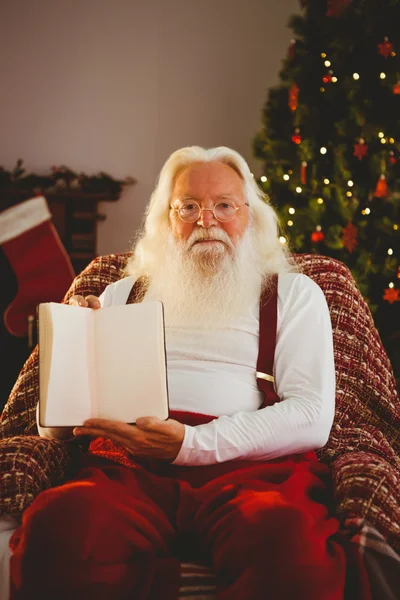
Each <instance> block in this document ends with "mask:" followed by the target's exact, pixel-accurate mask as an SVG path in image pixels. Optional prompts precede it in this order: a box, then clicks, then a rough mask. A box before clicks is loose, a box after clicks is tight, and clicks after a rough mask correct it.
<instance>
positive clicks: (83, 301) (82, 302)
mask: <svg viewBox="0 0 400 600" xmlns="http://www.w3.org/2000/svg"><path fill="white" fill-rule="evenodd" d="M68 304H70V305H71V306H82V307H83V308H93V309H95V310H97V309H98V308H101V304H100V300H99V299H98V298H97V296H93V295H89V296H85V297H83V296H80V295H79V294H76V295H75V296H71V298H70V299H69V302H68Z"/></svg>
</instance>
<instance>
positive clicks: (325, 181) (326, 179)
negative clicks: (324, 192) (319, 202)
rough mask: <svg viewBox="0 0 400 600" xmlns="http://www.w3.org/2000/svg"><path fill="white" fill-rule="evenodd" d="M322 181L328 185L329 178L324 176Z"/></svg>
mask: <svg viewBox="0 0 400 600" xmlns="http://www.w3.org/2000/svg"><path fill="white" fill-rule="evenodd" d="M324 183H325V185H329V179H328V178H327V177H325V179H324Z"/></svg>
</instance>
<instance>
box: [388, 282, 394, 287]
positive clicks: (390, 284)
mask: <svg viewBox="0 0 400 600" xmlns="http://www.w3.org/2000/svg"><path fill="white" fill-rule="evenodd" d="M389 287H390V288H391V289H393V288H394V283H393V281H391V282H390V283H389Z"/></svg>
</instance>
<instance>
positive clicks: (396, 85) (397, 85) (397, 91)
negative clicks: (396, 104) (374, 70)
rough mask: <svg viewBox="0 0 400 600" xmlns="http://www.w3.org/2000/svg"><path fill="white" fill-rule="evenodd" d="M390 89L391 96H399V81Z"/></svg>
mask: <svg viewBox="0 0 400 600" xmlns="http://www.w3.org/2000/svg"><path fill="white" fill-rule="evenodd" d="M392 89H393V94H394V95H395V96H398V95H399V94H400V81H398V82H397V83H395V84H394V86H393V88H392Z"/></svg>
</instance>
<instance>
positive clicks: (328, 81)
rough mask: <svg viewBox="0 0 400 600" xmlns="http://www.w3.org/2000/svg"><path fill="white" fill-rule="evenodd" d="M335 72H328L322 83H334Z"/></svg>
mask: <svg viewBox="0 0 400 600" xmlns="http://www.w3.org/2000/svg"><path fill="white" fill-rule="evenodd" d="M332 77H333V71H328V73H327V74H326V75H324V76H323V78H322V81H323V82H324V83H332Z"/></svg>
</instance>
